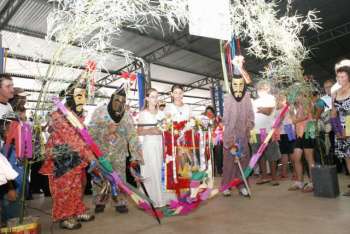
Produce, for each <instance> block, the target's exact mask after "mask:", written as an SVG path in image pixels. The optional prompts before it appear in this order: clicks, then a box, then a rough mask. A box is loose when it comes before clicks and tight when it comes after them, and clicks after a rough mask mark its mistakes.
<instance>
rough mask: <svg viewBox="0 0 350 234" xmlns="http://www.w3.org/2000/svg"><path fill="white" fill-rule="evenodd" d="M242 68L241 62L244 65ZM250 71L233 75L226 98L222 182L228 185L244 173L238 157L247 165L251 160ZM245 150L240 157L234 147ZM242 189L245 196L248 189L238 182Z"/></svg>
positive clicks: (251, 114) (252, 119) (226, 192)
mask: <svg viewBox="0 0 350 234" xmlns="http://www.w3.org/2000/svg"><path fill="white" fill-rule="evenodd" d="M241 68H242V66H241ZM241 70H242V69H241ZM246 76H247V73H246V72H245V71H244V72H242V74H241V72H238V74H236V75H233V77H232V79H231V86H230V90H231V94H228V95H227V96H226V97H225V100H224V117H223V125H224V129H225V130H224V136H223V144H224V150H223V151H224V159H223V179H222V181H221V183H222V185H223V186H224V185H227V184H229V182H231V181H232V180H233V179H234V178H241V173H240V171H239V167H238V165H237V163H235V161H236V160H240V162H241V165H242V167H243V168H245V167H246V166H247V165H248V163H249V158H250V154H249V147H248V142H249V135H250V131H251V129H252V128H253V127H254V111H253V106H252V102H251V99H250V94H249V93H248V92H247V87H246V83H249V82H250V79H247V78H245V77H246ZM239 148H240V149H241V151H242V155H241V157H240V158H239V159H238V158H237V156H235V155H233V154H232V153H231V152H232V151H235V150H239ZM239 189H240V193H241V194H242V195H244V196H247V195H248V192H247V189H246V188H244V187H243V185H241V186H239ZM223 193H224V195H225V196H230V195H231V192H230V190H225V191H224V192H223Z"/></svg>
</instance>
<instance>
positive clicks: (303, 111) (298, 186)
mask: <svg viewBox="0 0 350 234" xmlns="http://www.w3.org/2000/svg"><path fill="white" fill-rule="evenodd" d="M295 108H296V112H295V114H294V112H293V111H291V112H290V113H292V120H293V123H294V124H295V129H296V134H297V140H296V142H295V147H294V152H293V156H292V161H293V164H294V169H295V172H296V181H295V182H294V184H293V185H292V186H291V187H290V188H289V189H288V190H289V191H296V190H301V191H302V192H312V191H313V184H312V178H311V169H312V168H313V167H314V166H315V159H314V146H315V143H316V141H315V136H309V135H308V134H307V132H308V131H307V126H308V125H310V124H312V122H314V120H313V116H312V103H310V102H309V100H308V99H307V97H306V96H305V95H300V96H299V98H298V100H297V102H296V104H295ZM303 153H304V156H305V159H306V161H307V164H308V168H309V179H310V181H309V182H308V183H304V178H303V164H302V155H303Z"/></svg>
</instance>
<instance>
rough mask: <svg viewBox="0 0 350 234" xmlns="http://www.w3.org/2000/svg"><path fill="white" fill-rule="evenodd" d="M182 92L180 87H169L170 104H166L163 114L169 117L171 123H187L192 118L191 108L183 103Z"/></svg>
mask: <svg viewBox="0 0 350 234" xmlns="http://www.w3.org/2000/svg"><path fill="white" fill-rule="evenodd" d="M183 97H184V90H183V88H182V86H181V85H173V86H172V87H171V98H172V103H170V104H167V105H166V106H165V109H164V113H165V115H167V116H170V117H171V118H172V120H173V121H176V122H181V121H184V120H186V121H188V120H189V119H190V118H191V117H192V111H191V107H190V106H189V105H187V104H184V103H183Z"/></svg>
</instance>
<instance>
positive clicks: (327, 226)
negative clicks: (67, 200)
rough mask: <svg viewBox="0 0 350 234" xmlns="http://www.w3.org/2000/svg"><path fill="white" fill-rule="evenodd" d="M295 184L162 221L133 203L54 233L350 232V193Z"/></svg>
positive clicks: (219, 200) (45, 221)
mask: <svg viewBox="0 0 350 234" xmlns="http://www.w3.org/2000/svg"><path fill="white" fill-rule="evenodd" d="M347 183H350V178H349V177H345V176H340V184H341V190H342V191H344V190H345V189H346V185H347ZM290 184H291V182H290V181H282V182H281V185H280V186H277V187H272V186H271V185H269V184H265V185H259V186H257V185H254V186H253V187H252V192H253V197H252V199H247V198H242V197H240V196H238V195H237V193H236V192H234V193H233V196H231V197H223V196H222V195H219V196H217V197H215V198H213V199H212V200H209V201H207V202H206V203H205V204H204V205H202V206H201V207H200V208H199V209H198V210H196V211H195V212H193V213H192V214H190V215H187V216H181V217H171V218H164V219H162V224H161V225H159V224H158V223H157V222H156V220H155V219H153V218H152V217H151V216H149V215H147V214H145V213H143V212H142V211H140V210H138V209H137V208H135V207H134V206H131V208H130V212H129V213H128V214H124V215H121V214H116V213H115V211H114V210H113V209H112V208H111V207H109V208H108V209H107V210H106V211H105V213H103V214H99V215H97V216H96V219H95V221H93V222H90V223H86V224H83V227H82V228H81V229H80V230H77V231H65V230H61V229H59V228H58V224H54V225H53V226H52V231H53V233H55V234H59V233H72V234H76V233H84V234H91V233H103V234H112V233H121V234H124V233H125V234H137V233H142V234H163V233H164V234H172V233H181V234H185V233H195V234H206V233H238V234H248V233H249V234H252V233H267V234H275V233H276V234H289V233H297V234H300V233H301V234H304V233H305V234H313V233H315V234H323V233H324V234H342V233H344V234H349V233H350V197H343V196H340V197H338V198H336V199H329V198H317V197H314V196H313V195H312V194H303V193H301V192H289V191H287V189H288V187H289V185H290ZM86 201H87V204H90V203H91V198H90V197H87V200H86ZM50 203H51V201H50V199H47V198H46V199H45V198H38V199H35V200H34V201H31V202H29V203H28V206H29V207H33V208H40V209H42V210H44V211H46V212H50ZM28 211H29V213H31V214H34V215H40V216H41V222H42V233H51V230H50V226H51V221H50V217H49V216H48V215H45V214H42V213H40V212H38V211H36V210H34V209H29V210H28Z"/></svg>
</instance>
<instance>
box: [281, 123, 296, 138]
mask: <svg viewBox="0 0 350 234" xmlns="http://www.w3.org/2000/svg"><path fill="white" fill-rule="evenodd" d="M283 128H284V132H285V133H286V134H287V135H288V140H289V141H294V140H296V139H297V138H296V134H295V129H294V127H293V125H292V124H286V125H284V126H283Z"/></svg>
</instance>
